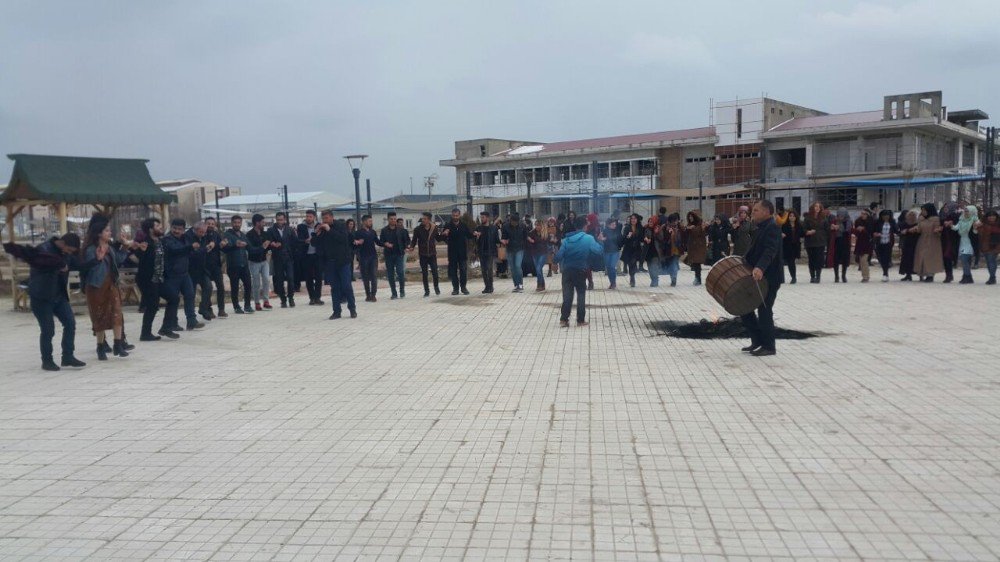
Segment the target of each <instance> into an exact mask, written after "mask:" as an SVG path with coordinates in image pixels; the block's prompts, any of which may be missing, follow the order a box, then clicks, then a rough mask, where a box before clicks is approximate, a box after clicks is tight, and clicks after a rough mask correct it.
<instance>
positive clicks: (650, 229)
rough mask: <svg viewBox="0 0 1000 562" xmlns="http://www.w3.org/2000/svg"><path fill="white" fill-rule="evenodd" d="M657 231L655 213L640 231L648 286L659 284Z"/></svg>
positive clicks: (657, 285)
mask: <svg viewBox="0 0 1000 562" xmlns="http://www.w3.org/2000/svg"><path fill="white" fill-rule="evenodd" d="M658 233H659V225H658V224H656V215H652V216H650V217H649V220H648V221H647V222H646V228H644V229H643V231H642V243H643V244H644V247H645V252H643V257H644V258H645V260H646V263H648V264H649V286H650V287H659V286H660V252H659V250H658V247H659V244H658V243H657V242H656V237H657V235H658Z"/></svg>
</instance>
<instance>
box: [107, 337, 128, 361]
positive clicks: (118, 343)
mask: <svg viewBox="0 0 1000 562" xmlns="http://www.w3.org/2000/svg"><path fill="white" fill-rule="evenodd" d="M123 341H124V340H115V345H114V347H112V348H111V352H112V353H114V354H115V356H116V357H128V350H126V349H125V344H124V343H123Z"/></svg>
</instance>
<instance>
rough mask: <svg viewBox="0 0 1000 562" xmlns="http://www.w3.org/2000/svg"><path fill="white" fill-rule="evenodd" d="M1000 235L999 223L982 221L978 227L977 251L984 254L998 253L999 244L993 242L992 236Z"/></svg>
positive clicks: (999, 251)
mask: <svg viewBox="0 0 1000 562" xmlns="http://www.w3.org/2000/svg"><path fill="white" fill-rule="evenodd" d="M994 236H1000V225H994V224H990V223H988V222H985V221H983V224H982V225H981V226H980V227H979V251H980V252H982V253H984V254H998V253H1000V244H993V237H994Z"/></svg>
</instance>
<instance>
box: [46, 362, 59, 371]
mask: <svg viewBox="0 0 1000 562" xmlns="http://www.w3.org/2000/svg"><path fill="white" fill-rule="evenodd" d="M42 370H43V371H58V370H59V365H56V362H55V361H53V360H51V359H42Z"/></svg>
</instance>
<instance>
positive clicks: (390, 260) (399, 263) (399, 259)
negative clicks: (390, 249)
mask: <svg viewBox="0 0 1000 562" xmlns="http://www.w3.org/2000/svg"><path fill="white" fill-rule="evenodd" d="M385 276H386V278H388V279H389V288H390V289H392V294H393V296H395V295H396V282H397V281H398V282H399V292H400V293H404V292H406V256H405V255H399V256H386V257H385Z"/></svg>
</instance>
